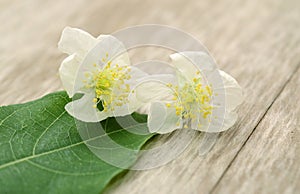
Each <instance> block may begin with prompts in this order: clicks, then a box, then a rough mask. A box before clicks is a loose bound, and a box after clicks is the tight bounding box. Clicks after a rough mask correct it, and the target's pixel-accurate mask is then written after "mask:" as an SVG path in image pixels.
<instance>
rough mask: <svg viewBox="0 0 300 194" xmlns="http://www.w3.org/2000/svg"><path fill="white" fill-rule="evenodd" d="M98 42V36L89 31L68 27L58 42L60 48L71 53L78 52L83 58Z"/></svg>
mask: <svg viewBox="0 0 300 194" xmlns="http://www.w3.org/2000/svg"><path fill="white" fill-rule="evenodd" d="M96 43H97V40H96V38H94V37H93V36H92V35H90V34H89V33H87V32H85V31H83V30H80V29H78V28H71V27H66V28H64V30H63V32H62V35H61V38H60V40H59V42H58V48H59V49H60V50H61V51H62V52H64V53H67V54H69V55H72V54H74V53H76V54H77V55H78V57H79V58H81V59H83V58H84V57H85V55H86V54H87V52H88V51H89V50H90V49H91V48H92V47H94V46H95V44H96Z"/></svg>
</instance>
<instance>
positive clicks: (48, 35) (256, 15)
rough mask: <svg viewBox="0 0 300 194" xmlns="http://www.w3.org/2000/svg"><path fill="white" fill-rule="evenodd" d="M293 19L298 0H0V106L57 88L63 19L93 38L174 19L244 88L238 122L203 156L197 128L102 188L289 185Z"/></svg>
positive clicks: (293, 149)
mask: <svg viewBox="0 0 300 194" xmlns="http://www.w3.org/2000/svg"><path fill="white" fill-rule="evenodd" d="M299 18H300V1H297V0H286V1H284V0H282V1H280V0H263V1H261V0H246V1H238V0H233V1H231V0H222V1H221V0H213V1H202V0H201V1H190V0H187V1H179V0H175V1H174V0H160V1H150V0H145V1H137V0H133V1H126V2H125V1H121V0H112V1H84V0H74V1H67V0H62V1H50V0H45V1H38V0H28V1H18V0H14V1H12V0H2V1H1V2H0V23H1V28H0V68H1V71H0V83H1V87H0V105H7V104H11V103H20V102H26V101H29V100H33V99H36V98H38V97H41V96H42V95H44V94H46V93H50V92H53V91H56V90H59V89H62V88H61V84H60V81H59V78H58V76H57V70H58V67H59V65H60V62H61V61H62V60H63V58H64V57H65V55H63V54H62V53H60V51H58V49H57V42H58V40H59V37H60V34H61V31H62V29H63V28H64V27H65V26H67V25H68V26H73V27H79V28H82V29H84V30H86V31H88V32H90V33H92V34H93V35H95V36H96V35H99V34H103V33H112V32H114V31H116V30H118V29H121V28H124V27H128V26H132V25H138V24H145V23H157V24H165V25H170V26H174V27H177V28H179V29H181V30H183V31H186V32H188V33H190V34H192V35H193V36H194V37H195V38H197V39H198V40H200V41H201V42H203V43H204V44H205V46H206V47H207V48H208V49H209V50H210V52H211V53H212V55H213V56H214V57H215V59H216V60H217V62H218V64H219V67H220V68H221V69H223V70H225V71H226V72H228V73H230V74H231V75H232V76H234V77H235V78H236V79H237V80H238V82H239V83H240V85H241V86H242V87H243V88H244V93H245V97H246V99H245V102H244V103H243V104H242V105H241V106H240V108H239V111H238V113H239V115H240V117H239V120H238V122H237V123H236V125H235V126H234V127H233V128H232V129H230V130H228V131H226V132H223V133H221V134H220V136H219V138H218V140H217V142H216V144H215V146H214V147H213V148H212V150H211V151H210V152H209V153H208V154H206V155H205V156H202V157H199V156H198V147H199V142H201V141H203V137H204V135H203V134H200V135H199V136H197V138H195V139H193V142H192V144H191V146H189V148H188V149H187V150H186V151H185V152H184V153H183V154H182V155H181V156H180V157H179V158H177V159H176V160H174V161H173V162H171V163H169V164H167V165H165V166H162V167H159V168H155V169H151V170H147V171H129V172H128V173H126V174H124V175H122V176H121V178H120V179H118V180H114V181H113V182H112V184H111V185H110V186H109V188H108V189H107V190H106V191H105V192H106V193H297V192H299V191H300V185H299V182H300V158H299V154H300V134H299V133H300V132H299V110H300V106H299V102H298V101H299V98H300V91H299V83H300V81H299V77H300V74H299V70H298V69H299V65H300V54H299V53H300V33H299V32H300V19H299ZM159 55H160V51H159V50H152V51H151V52H147V56H140V57H142V58H143V57H155V56H159ZM297 70H298V71H297Z"/></svg>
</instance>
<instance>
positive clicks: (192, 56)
mask: <svg viewBox="0 0 300 194" xmlns="http://www.w3.org/2000/svg"><path fill="white" fill-rule="evenodd" d="M170 57H171V59H172V66H173V67H174V68H175V70H176V77H173V78H172V76H170V75H160V76H156V77H153V78H151V76H150V77H147V78H145V79H144V80H143V81H142V82H141V83H140V84H139V85H138V86H137V87H136V98H137V99H138V100H139V101H141V102H143V103H150V108H149V112H148V127H149V130H150V132H156V133H161V134H164V133H169V132H172V131H173V130H175V129H179V128H191V129H195V130H199V131H205V132H221V131H224V130H227V129H229V128H230V127H231V126H232V125H233V124H234V123H235V121H236V120H237V114H236V113H235V112H234V110H235V108H236V107H237V106H238V105H239V104H241V102H242V101H243V96H242V90H241V87H240V86H239V85H238V83H237V82H236V80H235V79H234V78H232V77H231V76H230V75H228V74H227V73H225V72H223V71H221V70H218V69H217V68H216V65H215V62H214V60H213V59H212V57H210V56H209V55H208V54H206V53H204V52H182V53H176V54H172V55H171V56H170Z"/></svg>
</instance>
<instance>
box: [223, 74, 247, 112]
mask: <svg viewBox="0 0 300 194" xmlns="http://www.w3.org/2000/svg"><path fill="white" fill-rule="evenodd" d="M220 74H221V76H222V79H223V83H224V88H225V92H226V94H225V96H226V111H232V110H234V109H235V108H236V107H237V106H238V105H240V104H241V103H242V102H243V100H244V97H243V92H242V88H241V86H240V85H239V84H238V83H237V81H236V80H235V79H234V78H233V77H231V76H230V75H228V74H227V73H225V72H224V71H220Z"/></svg>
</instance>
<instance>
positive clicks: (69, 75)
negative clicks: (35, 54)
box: [59, 54, 80, 98]
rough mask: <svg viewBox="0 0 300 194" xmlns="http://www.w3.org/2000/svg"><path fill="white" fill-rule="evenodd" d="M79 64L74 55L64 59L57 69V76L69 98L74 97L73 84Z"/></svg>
mask: <svg viewBox="0 0 300 194" xmlns="http://www.w3.org/2000/svg"><path fill="white" fill-rule="evenodd" d="M79 65H80V62H79V59H78V58H77V57H76V55H75V54H73V55H70V56H69V57H67V58H65V59H64V60H63V62H62V63H61V65H60V68H59V76H60V79H61V81H62V84H63V87H64V88H65V90H66V91H67V93H68V95H69V97H70V98H71V97H72V96H73V95H74V84H75V78H76V75H77V71H78V68H79Z"/></svg>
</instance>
